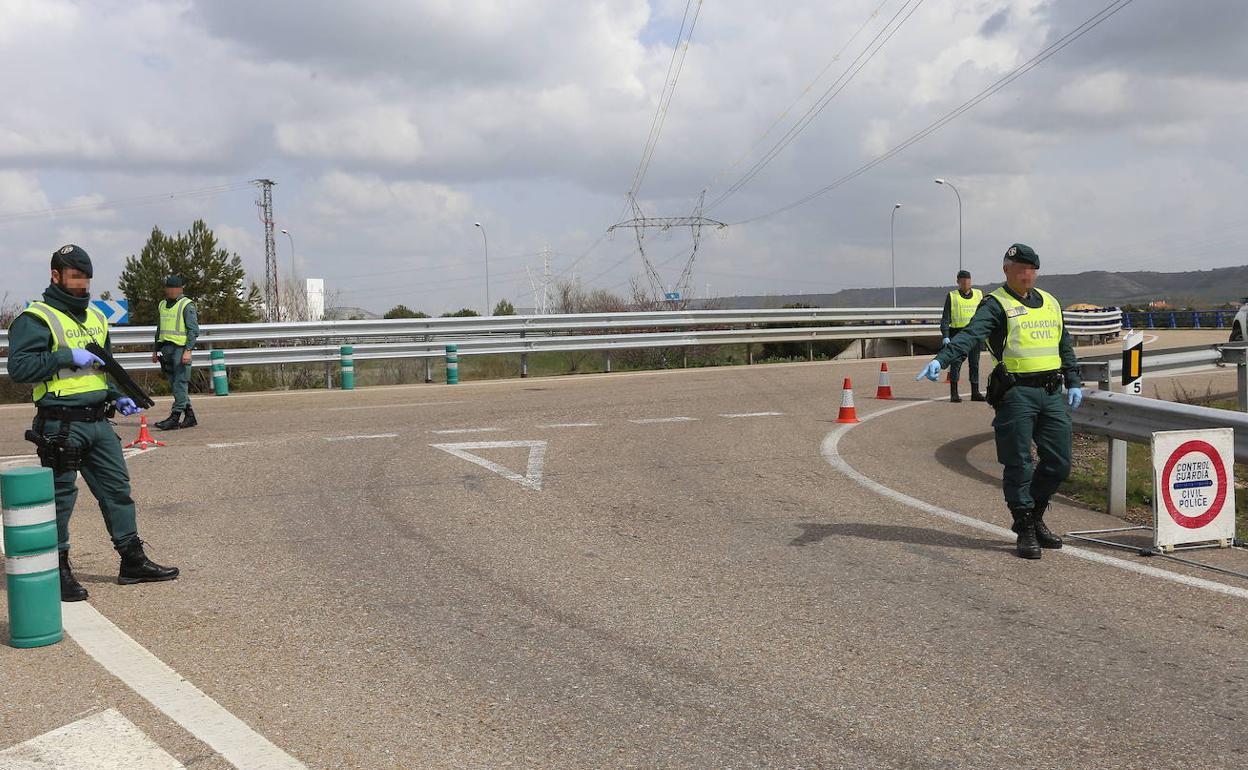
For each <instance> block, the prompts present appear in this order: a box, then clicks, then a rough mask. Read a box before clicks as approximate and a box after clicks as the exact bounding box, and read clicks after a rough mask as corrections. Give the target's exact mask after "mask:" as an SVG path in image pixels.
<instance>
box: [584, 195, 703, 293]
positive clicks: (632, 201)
mask: <svg viewBox="0 0 1248 770" xmlns="http://www.w3.org/2000/svg"><path fill="white" fill-rule="evenodd" d="M705 202H706V191H705V190H703V191H702V195H701V196H700V197H699V198H698V206H697V208H695V209H694V210H693V214H691V215H690V216H687V217H648V216H646V215H645V214H644V213H643V212H642V210H641V206H640V205H638V203H637V198H636V197H635V196H634V195H633V194H632V193H629V195H628V203H629V205H630V206H631V207H632V209H633V218H632V219H626V220H624V221H623V222H619V223H617V224H614V225H611V227H609V228H607V232H608V233H612V232H615V231H616V230H618V229H622V228H632V230H633V234H634V235H636V236H637V251H638V253H639V254H641V263H642V266H644V267H645V269H646V278H647V279H648V280H649V281H650V291H651V292H652V293H653V294H654V299H655V301H656V302H658V301H663V300H666V301H675V302H682V301H684V300H686V299H687V295H688V293H689V282H690V280H692V278H693V261H694V260H695V259H696V258H697V256H698V244H699V242H700V241H701V239H702V228H703V227H714V228H716V229H722V228H725V227H727V226H728V225H726V224H724V223H723V222H720V221H717V220H714V219H707V218H706V217H704V216H702V206H703V204H704V203H705ZM673 227H688V228H689V233H690V235H691V236H692V238H693V249H692V251H690V252H689V259H688V261H686V262H685V269H684V270H682V271H681V273H680V278H678V279H677V280H676V283H675V284H674V285H673V286H672V289H671V291H668V290H667V289H666V288H665V287H664V284H663V279H662V277H660V276H659V271H658V270H657V269H656V268H655V266H654V263H653V262H651V261H650V257H649V256H647V255H646V235H645V231H646V230H662V231H667V230H671V229H672V228H673Z"/></svg>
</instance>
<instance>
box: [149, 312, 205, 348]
mask: <svg viewBox="0 0 1248 770" xmlns="http://www.w3.org/2000/svg"><path fill="white" fill-rule="evenodd" d="M173 302H177V300H176V299H175V300H174V301H173ZM173 302H170V301H169V300H167V299H162V300H161V301H160V302H158V303H156V306H157V307H156V309H157V311H158V312H159V310H160V305H161V304H163V305H164V306H165V307H173ZM182 317H183V319H184V320H185V321H186V347H187V348H193V347H195V340H197V339H199V311H198V310H196V309H195V303H194V301H192V302H189V303H187V305H186V308H185V309H184V310H183V311H182ZM171 344H173V343H170V342H161V341H160V324H157V325H156V346H155V348H154V349H155V350H156V351H159V350H160V348H161V346H162V345H171Z"/></svg>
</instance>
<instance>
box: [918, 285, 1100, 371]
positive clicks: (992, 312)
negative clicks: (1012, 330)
mask: <svg viewBox="0 0 1248 770" xmlns="http://www.w3.org/2000/svg"><path fill="white" fill-rule="evenodd" d="M1005 290H1006V291H1008V292H1010V294H1011V295H1012V296H1013V297H1014V298H1015V299H1017V300H1018V301H1019V302H1021V303H1023V304H1024V305H1026V306H1027V307H1029V308H1038V307H1041V306H1042V305H1044V300H1043V299H1042V298H1041V297H1040V295H1039V294H1037V293H1035V292H1029V293H1028V294H1027V296H1026V297H1020V296H1018V295H1017V294H1015V293H1014V292H1013V291H1010V288H1009V287H1008V286H1007V287H1005ZM1005 332H1006V318H1005V310H1003V309H1002V308H1001V303H1000V302H997V301H996V300H995V299H990V298H989V296H988V295H987V294H985V295H984V301H983V302H981V303H980V304H979V309H978V310H976V311H975V315H974V316H973V317H972V318H971V322H970V324H968V325H967V327H966V328H965V329H963V330H962V331H960V332H958V335H957V336H956V337H954V338H953V339H951V340H950V341H949V344H948V345H946V346H944V347H943V348H941V351H940V352H939V353H937V354H936V360H937V361H939V362H940V365H941V367H942V368H943V367H946V366H949V365H950V364H952V363H953V362H954V361H958V360H961V359H962V358H965V357H966V355H967V354H968V353H970V352H971V348H972V347H974V346H975V343H977V342H984V341H986V342H987V344H988V352H989V353H991V354H992V357H993V358H995V359H997V360H998V361H1000V360H1001V351H1002V349H1003V348H1004V347H1005ZM1057 352H1058V353H1059V354H1060V355H1061V357H1062V374H1063V375H1064V376H1065V378H1066V387H1068V388H1080V387H1083V381H1082V380H1081V379H1080V378H1079V359H1078V358H1076V357H1075V346H1074V344H1073V343H1071V341H1070V332H1069V331H1067V330H1066V327H1065V325H1063V326H1062V339H1061V341H1060V342H1058V345H1057Z"/></svg>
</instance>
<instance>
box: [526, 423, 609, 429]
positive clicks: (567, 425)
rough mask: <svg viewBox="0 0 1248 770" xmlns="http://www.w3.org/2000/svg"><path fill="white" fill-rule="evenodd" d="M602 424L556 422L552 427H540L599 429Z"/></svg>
mask: <svg viewBox="0 0 1248 770" xmlns="http://www.w3.org/2000/svg"><path fill="white" fill-rule="evenodd" d="M601 426H602V423H600V422H556V423H553V424H551V425H539V426H537V427H539V428H598V427H601Z"/></svg>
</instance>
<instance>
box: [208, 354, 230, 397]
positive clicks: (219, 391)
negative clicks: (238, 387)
mask: <svg viewBox="0 0 1248 770" xmlns="http://www.w3.org/2000/svg"><path fill="white" fill-rule="evenodd" d="M211 355H212V393H213V395H215V396H228V395H230V375H229V372H227V371H226V370H225V351H224V350H214V351H212V353H211Z"/></svg>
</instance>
